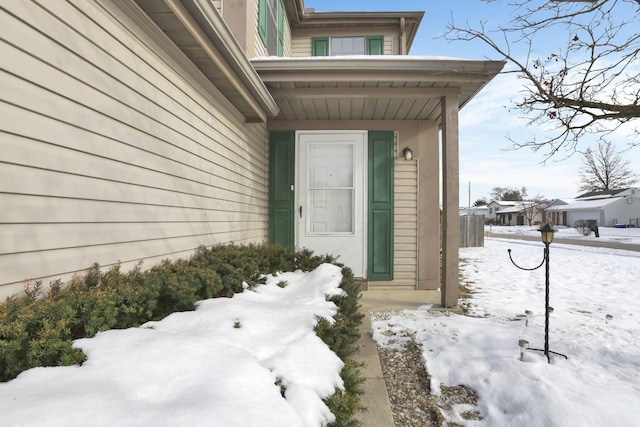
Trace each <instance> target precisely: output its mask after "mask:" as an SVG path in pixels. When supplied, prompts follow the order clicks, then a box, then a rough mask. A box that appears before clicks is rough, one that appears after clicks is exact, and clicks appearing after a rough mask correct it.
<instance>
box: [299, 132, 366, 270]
mask: <svg viewBox="0 0 640 427" xmlns="http://www.w3.org/2000/svg"><path fill="white" fill-rule="evenodd" d="M366 142H367V132H366V131H298V132H296V171H297V172H296V186H295V200H296V212H295V217H296V221H295V227H296V230H295V234H296V246H297V247H299V248H302V247H305V248H309V249H312V250H313V251H314V252H315V253H316V254H326V253H328V254H330V255H333V256H336V257H338V261H339V262H341V263H343V264H345V265H346V266H348V267H350V268H351V269H352V270H353V274H354V275H355V276H356V277H363V278H364V277H367V276H366V273H367V272H366V266H367V253H366V252H367V251H366V247H367V246H366V241H365V239H366V230H367V227H366V212H365V206H366V197H367V191H366V190H367V189H366V186H365V183H366V182H367V181H366V180H365V176H366V162H365V159H366V158H367V157H366V147H367V144H366Z"/></svg>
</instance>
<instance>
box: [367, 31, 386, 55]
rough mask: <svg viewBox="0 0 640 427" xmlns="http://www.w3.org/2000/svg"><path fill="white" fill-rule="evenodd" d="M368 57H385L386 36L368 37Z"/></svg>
mask: <svg viewBox="0 0 640 427" xmlns="http://www.w3.org/2000/svg"><path fill="white" fill-rule="evenodd" d="M367 55H384V36H367Z"/></svg>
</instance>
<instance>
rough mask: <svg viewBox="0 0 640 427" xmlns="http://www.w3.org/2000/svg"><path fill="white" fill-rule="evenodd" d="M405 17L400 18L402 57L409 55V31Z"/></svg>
mask: <svg viewBox="0 0 640 427" xmlns="http://www.w3.org/2000/svg"><path fill="white" fill-rule="evenodd" d="M405 27H406V20H405V19H404V16H403V17H402V18H400V55H407V54H408V52H407V29H406V28H405Z"/></svg>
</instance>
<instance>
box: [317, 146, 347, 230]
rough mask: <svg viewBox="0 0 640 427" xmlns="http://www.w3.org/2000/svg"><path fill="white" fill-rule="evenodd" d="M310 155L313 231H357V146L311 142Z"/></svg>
mask: <svg viewBox="0 0 640 427" xmlns="http://www.w3.org/2000/svg"><path fill="white" fill-rule="evenodd" d="M308 156H309V158H308V162H307V167H308V183H309V185H308V191H309V193H308V197H309V205H308V206H309V212H308V223H309V232H311V233H353V232H354V202H355V198H354V192H355V186H354V176H353V145H352V144H310V145H309V149H308Z"/></svg>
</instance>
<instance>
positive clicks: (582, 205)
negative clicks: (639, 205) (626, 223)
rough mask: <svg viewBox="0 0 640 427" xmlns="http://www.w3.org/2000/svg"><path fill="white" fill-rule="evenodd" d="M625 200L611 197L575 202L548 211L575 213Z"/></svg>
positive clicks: (556, 206) (553, 207) (552, 207)
mask: <svg viewBox="0 0 640 427" xmlns="http://www.w3.org/2000/svg"><path fill="white" fill-rule="evenodd" d="M621 199H624V197H610V198H606V199H597V200H575V201H573V202H571V203H568V204H566V205H555V206H550V207H549V208H547V210H548V211H575V210H587V209H602V208H603V207H605V206H607V205H610V204H612V203H615V202H617V201H618V200H621Z"/></svg>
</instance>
